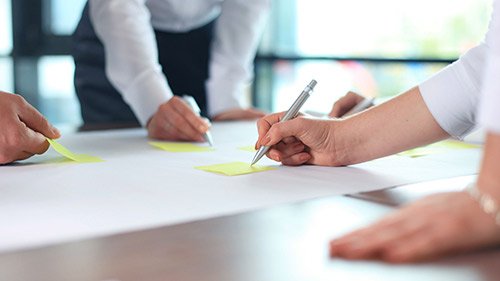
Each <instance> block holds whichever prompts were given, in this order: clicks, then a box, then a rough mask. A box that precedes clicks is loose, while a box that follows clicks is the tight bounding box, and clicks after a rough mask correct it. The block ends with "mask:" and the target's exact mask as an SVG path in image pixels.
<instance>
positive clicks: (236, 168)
mask: <svg viewBox="0 0 500 281" xmlns="http://www.w3.org/2000/svg"><path fill="white" fill-rule="evenodd" d="M194 168H195V169H199V170H204V171H208V172H212V173H218V174H223V175H226V176H236V175H244V174H251V173H257V172H263V171H270V170H276V168H271V167H267V166H262V165H253V166H250V163H245V162H232V163H225V164H217V165H211V166H198V167H194Z"/></svg>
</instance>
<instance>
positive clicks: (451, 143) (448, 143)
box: [429, 140, 481, 149]
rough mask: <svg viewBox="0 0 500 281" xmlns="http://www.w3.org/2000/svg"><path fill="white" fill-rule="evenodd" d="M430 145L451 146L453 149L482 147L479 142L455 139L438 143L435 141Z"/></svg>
mask: <svg viewBox="0 0 500 281" xmlns="http://www.w3.org/2000/svg"><path fill="white" fill-rule="evenodd" d="M429 146H430V147H442V148H451V149H469V148H481V146H480V145H477V144H471V143H466V142H461V141H453V140H447V141H440V142H437V143H433V144H431V145H429Z"/></svg>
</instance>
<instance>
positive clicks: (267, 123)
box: [255, 112, 285, 149]
mask: <svg viewBox="0 0 500 281" xmlns="http://www.w3.org/2000/svg"><path fill="white" fill-rule="evenodd" d="M284 115H285V112H280V113H273V114H269V115H267V116H265V117H263V118H261V119H259V121H257V131H258V133H259V139H258V140H257V143H256V144H255V149H259V148H260V147H261V146H262V141H263V138H264V137H266V135H267V132H268V131H269V129H271V127H272V125H273V124H276V123H278V122H279V121H280V120H281V118H283V116H284ZM266 142H267V140H266Z"/></svg>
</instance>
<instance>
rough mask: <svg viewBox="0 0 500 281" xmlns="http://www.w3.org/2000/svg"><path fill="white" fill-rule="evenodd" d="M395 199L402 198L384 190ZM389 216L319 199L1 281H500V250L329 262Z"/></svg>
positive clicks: (51, 259) (78, 253)
mask: <svg viewBox="0 0 500 281" xmlns="http://www.w3.org/2000/svg"><path fill="white" fill-rule="evenodd" d="M470 179H471V178H470V177H459V178H453V179H446V180H438V181H431V182H427V183H420V184H414V185H408V186H403V187H401V189H406V190H407V191H411V190H413V191H415V194H419V195H418V196H417V197H419V196H420V195H422V194H421V191H419V189H420V188H423V189H425V190H430V189H432V188H435V189H436V190H454V189H459V188H460V186H461V185H462V183H463V182H466V181H468V180H470ZM457 184H458V185H457ZM391 192H395V193H398V192H400V190H397V188H396V189H394V190H392V191H386V193H391ZM396 197H397V196H396ZM396 197H394V198H396ZM392 203H393V204H397V202H395V201H393V202H392ZM392 209H394V206H390V205H385V204H380V203H375V202H370V201H366V200H361V199H357V198H350V197H346V196H333V197H328V198H322V199H315V200H311V201H307V202H301V203H295V204H286V205H281V206H275V207H271V208H267V209H264V210H259V211H254V212H249V213H244V214H238V215H232V216H226V217H218V218H213V219H207V220H200V221H195V222H189V223H183V224H177V225H172V226H165V227H159V228H153V229H146V230H142V231H136V232H132V233H124V234H117V235H111V236H105V237H99V238H93V239H86V240H82V241H76V242H70V243H64V244H60V245H54V246H48V247H42V248H37V249H31V250H24V251H15V252H12V253H5V254H3V255H0V276H2V278H1V279H2V280H10V281H17V280H23V281H29V280H37V281H44V280H47V281H49V280H50V281H57V280H64V281H67V280H75V281H80V280H82V281H83V280H85V281H87V280H120V281H128V280H149V281H156V280H158V281H159V280H176V281H185V280H206V281H211V280H214V281H216V280H217V281H224V280H241V281H244V280H248V281H250V280H252V281H253V280H263V281H267V280H269V281H271V280H273V281H275V280H498V276H500V275H499V274H500V268H499V266H498V265H499V264H500V248H496V249H486V250H482V251H478V252H474V253H468V254H463V255H459V256H455V257H451V258H445V259H441V260H437V261H434V262H429V263H421V264H416V265H388V264H383V263H378V262H364V261H355V262H354V261H345V260H340V259H335V260H331V259H329V258H328V251H327V244H328V241H329V239H330V238H332V237H335V236H337V235H339V234H341V233H344V232H347V231H349V230H352V229H354V228H356V227H359V226H361V225H365V224H367V223H370V222H372V221H374V220H375V219H377V218H380V217H381V216H383V215H385V214H387V213H388V212H390V211H391V210H392Z"/></svg>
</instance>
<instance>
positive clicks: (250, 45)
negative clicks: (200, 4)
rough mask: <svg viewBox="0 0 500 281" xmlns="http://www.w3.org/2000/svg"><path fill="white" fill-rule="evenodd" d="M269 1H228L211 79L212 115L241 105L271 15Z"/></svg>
mask: <svg viewBox="0 0 500 281" xmlns="http://www.w3.org/2000/svg"><path fill="white" fill-rule="evenodd" d="M269 5H270V4H269V0H258V1H247V0H233V1H224V2H223V4H222V13H221V15H220V16H219V18H218V19H217V22H216V25H215V31H214V38H213V40H212V46H211V54H210V77H209V79H208V80H207V95H208V96H207V99H208V100H207V101H208V111H209V116H210V117H213V116H215V115H217V114H219V113H222V112H225V111H227V110H230V109H235V108H241V107H242V106H243V104H242V97H243V93H244V88H245V86H246V84H248V83H249V82H250V80H251V79H252V77H253V69H252V68H253V60H254V57H255V53H256V52H257V47H258V43H259V39H260V37H261V34H262V31H263V28H264V24H265V21H266V19H267V15H268V13H269Z"/></svg>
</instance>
